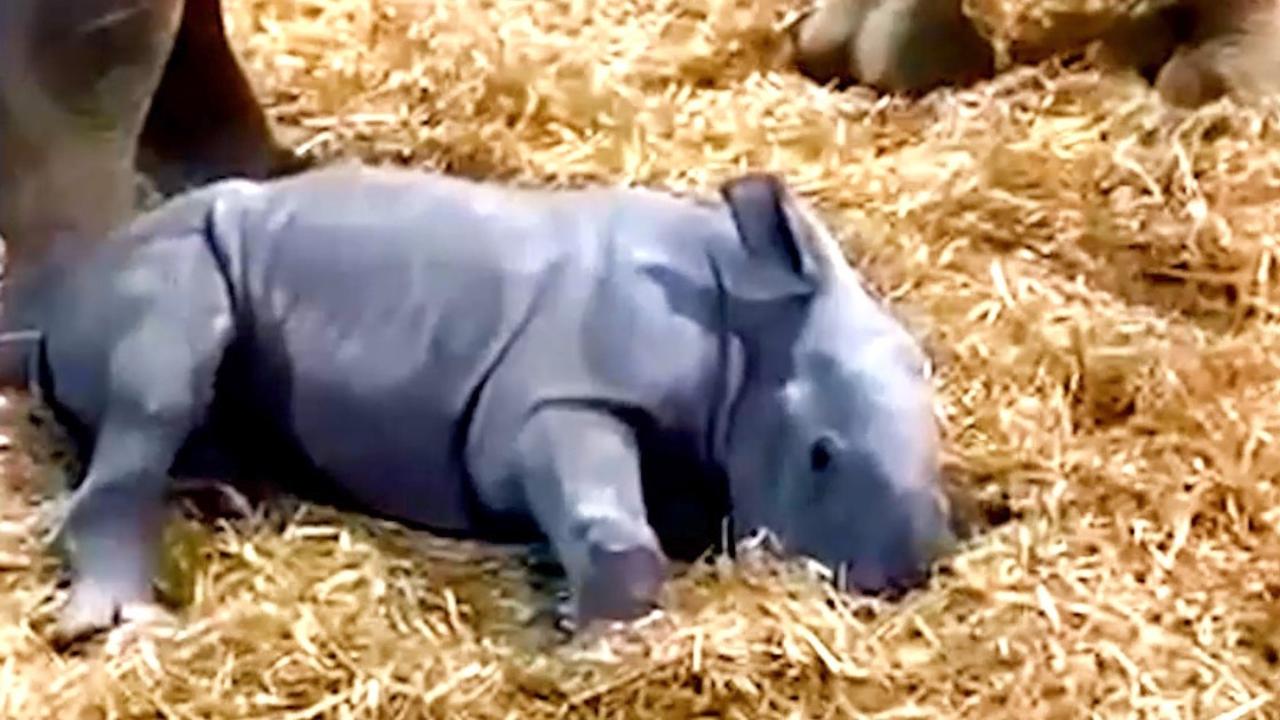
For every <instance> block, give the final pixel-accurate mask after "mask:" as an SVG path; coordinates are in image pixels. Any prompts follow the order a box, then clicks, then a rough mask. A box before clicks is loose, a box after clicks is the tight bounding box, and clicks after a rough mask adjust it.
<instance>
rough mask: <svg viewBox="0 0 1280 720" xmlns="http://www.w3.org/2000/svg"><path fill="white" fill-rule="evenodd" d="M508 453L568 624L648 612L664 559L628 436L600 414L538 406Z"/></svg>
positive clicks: (620, 426) (624, 429) (620, 425)
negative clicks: (564, 600)
mask: <svg viewBox="0 0 1280 720" xmlns="http://www.w3.org/2000/svg"><path fill="white" fill-rule="evenodd" d="M516 452H517V453H518V455H517V458H518V459H517V463H516V468H515V472H517V473H519V480H520V483H521V485H522V487H523V490H524V494H525V497H526V498H527V500H528V502H529V504H530V506H531V510H532V512H533V515H534V518H535V519H536V521H537V522H538V525H539V526H540V527H541V528H542V530H543V532H544V533H546V535H547V537H548V538H549V539H550V541H551V546H552V548H553V549H554V550H555V553H556V556H557V558H558V559H559V561H560V564H561V565H562V566H563V567H564V570H565V574H566V575H567V576H568V578H569V583H570V587H571V590H572V593H573V596H572V608H573V609H572V618H570V620H571V621H572V622H573V623H575V624H577V625H579V626H582V625H584V624H586V623H589V622H591V621H593V620H630V619H635V618H638V617H641V616H643V615H644V614H645V613H647V612H648V611H650V610H651V609H653V608H654V607H655V606H656V604H657V598H658V593H659V592H660V590H661V589H662V584H663V581H664V580H665V575H666V566H667V560H666V557H665V556H664V555H663V553H662V550H661V548H660V546H659V544H658V538H657V535H656V534H655V533H654V531H653V529H652V528H651V527H650V526H649V523H648V519H647V517H646V513H645V506H644V500H643V497H642V493H641V485H640V461H639V454H638V451H637V448H636V443H635V438H634V436H633V434H632V431H631V429H630V428H629V427H627V426H626V425H625V424H624V423H623V422H621V421H619V420H618V419H617V418H615V417H613V416H612V415H610V414H608V413H606V412H603V411H599V410H594V409H585V408H577V407H546V408H543V409H542V410H539V411H538V412H537V413H536V414H535V415H534V416H533V417H532V418H531V419H530V420H529V422H528V423H527V424H526V425H525V427H524V429H523V430H522V432H521V434H520V436H519V439H518V440H517V442H516Z"/></svg>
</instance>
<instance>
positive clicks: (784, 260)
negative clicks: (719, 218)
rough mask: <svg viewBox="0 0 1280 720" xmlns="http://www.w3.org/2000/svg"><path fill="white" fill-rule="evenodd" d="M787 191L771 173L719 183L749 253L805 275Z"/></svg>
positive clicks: (749, 175)
mask: <svg viewBox="0 0 1280 720" xmlns="http://www.w3.org/2000/svg"><path fill="white" fill-rule="evenodd" d="M785 192H786V188H784V187H783V185H782V181H781V180H780V179H778V177H777V176H776V175H772V174H768V173H750V174H747V175H743V176H740V177H737V178H734V179H733V180H730V181H728V182H726V183H725V184H724V185H721V186H720V195H721V196H722V197H723V198H724V200H725V203H726V204H728V206H729V213H730V214H731V215H732V216H733V222H734V225H735V226H737V229H738V236H739V237H740V238H741V239H742V244H743V245H744V246H745V247H746V249H747V252H748V253H749V254H750V255H752V256H753V257H755V258H758V259H761V260H767V261H770V262H775V263H780V264H782V265H783V267H785V268H786V269H788V270H790V271H791V272H793V273H795V274H796V275H803V274H804V272H805V262H804V255H803V253H802V252H801V250H800V246H799V244H798V242H797V238H796V235H795V233H794V232H793V231H792V228H791V222H790V220H789V218H788V217H787V214H786V212H785V211H784V210H783V207H782V203H783V200H782V196H783V194H784V193H785Z"/></svg>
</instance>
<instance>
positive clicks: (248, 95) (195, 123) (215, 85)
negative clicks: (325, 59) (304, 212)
mask: <svg viewBox="0 0 1280 720" xmlns="http://www.w3.org/2000/svg"><path fill="white" fill-rule="evenodd" d="M138 165H139V168H140V169H141V170H143V171H144V172H145V173H147V174H148V175H150V176H151V178H152V179H153V181H154V182H155V183H156V185H157V188H158V189H159V190H160V191H161V192H162V193H164V194H172V193H175V192H178V191H180V190H182V189H184V188H186V187H190V186H193V185H202V184H205V183H207V182H210V181H213V180H218V179H222V178H225V177H231V176H238V177H247V178H254V179H263V178H267V177H271V176H275V175H279V174H284V173H289V172H293V171H295V170H299V169H301V168H302V167H303V166H304V163H303V161H302V160H301V159H299V158H298V157H296V156H295V155H294V153H293V152H292V151H290V150H289V149H287V148H284V147H282V146H281V145H280V144H279V143H278V142H277V141H276V138H275V137H274V135H273V133H272V130H271V127H270V124H269V123H268V121H267V117H266V114H265V113H264V112H263V109H262V106H261V105H260V104H259V103H258V99H257V97H256V96H255V95H254V92H253V88H252V86H251V85H250V84H249V80H248V78H247V77H246V76H245V74H244V70H243V68H242V67H241V66H240V63H239V61H238V60H237V59H236V57H235V54H234V53H233V51H232V49H231V46H230V45H229V43H228V41H227V35H226V26H225V25H224V23H223V19H222V3H221V2H220V0H187V3H186V7H185V8H184V10H183V13H182V23H181V26H180V27H179V29H178V34H177V39H176V40H175V42H174V46H173V52H172V53H171V54H170V55H169V61H168V64H167V65H166V66H165V70H164V76H163V77H162V79H161V80H160V85H159V87H158V88H157V89H156V94H155V98H154V99H153V100H152V103H151V112H150V114H149V115H148V116H147V122H146V126H145V128H144V129H143V133H142V141H141V148H140V154H139V158H138Z"/></svg>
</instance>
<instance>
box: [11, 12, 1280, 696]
mask: <svg viewBox="0 0 1280 720" xmlns="http://www.w3.org/2000/svg"><path fill="white" fill-rule="evenodd" d="M224 4H225V5H226V6H227V12H228V15H229V20H230V21H231V24H232V28H233V30H234V36H235V40H236V44H237V48H238V49H239V50H240V51H241V53H242V54H243V56H244V58H245V59H246V62H247V64H248V67H249V69H250V71H251V74H252V76H253V78H254V82H255V83H256V84H257V86H258V87H259V88H260V90H261V92H262V94H263V97H264V98H265V99H266V100H267V102H268V103H269V105H270V108H271V112H272V115H273V116H274V117H275V118H276V120H277V121H278V122H279V123H280V125H281V127H282V128H283V129H284V131H285V132H286V133H287V137H288V138H289V139H290V140H291V141H292V142H294V143H296V144H297V145H298V146H300V147H302V148H304V149H305V150H306V151H307V152H310V153H313V154H316V155H317V156H320V157H324V158H335V157H344V156H346V157H359V158H363V159H365V160H367V161H370V162H394V163H402V164H410V165H416V166H424V167H436V168H446V169H448V170H451V171H453V172H457V173H462V174H466V175H472V176H483V177H490V178H498V179H504V180H508V181H511V182H523V183H540V184H554V185H571V184H581V183H585V182H625V183H639V184H645V185H651V186H659V187H666V188H670V189H673V190H677V191H689V192H698V193H704V194H705V193H710V192H713V191H714V185H715V184H716V183H717V182H719V181H721V180H723V179H725V178H727V177H729V176H731V175H733V174H735V173H737V172H739V171H741V170H743V169H746V168H757V169H770V170H775V171H777V172H780V173H782V174H783V175H784V176H785V177H786V178H787V179H788V180H789V182H790V183H791V184H792V185H793V186H794V187H795V188H796V189H797V190H798V191H799V192H801V193H802V194H804V195H805V196H806V197H808V198H809V199H811V200H812V201H814V202H815V203H817V204H818V206H819V207H820V208H821V210H822V211H823V212H824V213H825V214H826V215H827V217H829V218H830V219H831V221H832V222H833V224H835V226H836V227H838V228H839V229H840V235H841V237H842V238H843V239H844V240H846V241H847V243H848V245H847V247H848V250H849V254H850V257H851V258H852V259H853V261H854V262H855V263H856V264H857V265H858V266H859V267H860V268H862V269H863V270H864V271H865V272H866V274H867V277H868V278H869V280H870V282H871V283H872V284H873V285H874V286H875V287H877V288H879V289H880V290H882V291H883V292H885V293H886V294H887V295H888V296H890V297H891V298H893V300H894V301H895V302H896V303H897V304H898V307H900V308H901V309H902V312H903V313H904V315H905V316H906V317H908V318H910V321H911V323H912V324H913V327H915V328H917V329H918V330H919V331H920V332H921V334H922V335H923V336H924V337H925V338H926V340H927V343H928V346H929V348H930V350H931V352H932V353H933V355H934V357H935V359H936V362H937V374H936V381H937V387H938V390H939V393H940V409H939V412H940V415H941V417H942V419H943V421H944V424H945V428H946V433H947V437H948V451H949V453H950V454H951V455H952V456H953V459H952V461H951V465H952V466H953V469H954V471H955V473H956V474H957V476H958V477H959V478H960V482H962V483H963V484H964V485H966V486H967V487H968V488H970V489H971V490H972V491H973V492H974V493H975V494H977V495H978V496H980V497H984V498H996V497H1007V498H1008V502H1009V505H1010V509H1011V519H1010V520H1009V522H1005V523H1002V524H999V525H997V526H995V527H993V528H991V530H990V531H989V532H987V533H984V534H982V535H980V536H978V537H976V538H975V539H973V540H972V541H971V542H970V543H969V544H968V545H967V546H966V547H965V548H964V549H963V551H962V552H961V553H960V554H959V555H958V556H957V557H955V558H954V559H953V560H952V561H951V562H950V563H949V565H948V567H947V568H945V569H944V571H943V572H941V573H939V574H938V576H936V577H935V578H934V579H933V580H932V581H931V582H930V583H929V585H928V586H927V587H926V588H924V589H922V590H921V591H920V592H918V593H915V594H913V595H912V596H911V597H910V598H909V599H908V600H907V601H905V602H903V603H898V604H891V605H887V604H879V603H875V602H872V601H867V600H858V599H855V598H848V597H836V596H833V595H832V594H831V593H830V591H828V590H827V589H826V588H825V587H824V586H822V585H821V584H820V583H818V582H814V581H809V580H805V579H804V578H803V577H800V576H798V575H796V574H795V573H793V572H790V571H789V570H788V569H787V568H783V567H779V566H776V565H768V564H765V565H763V566H738V567H726V566H723V565H708V566H705V567H699V568H697V569H695V570H694V571H692V572H690V573H689V574H687V575H685V576H683V577H681V578H680V579H679V580H678V581H676V582H673V583H672V584H671V585H670V587H669V589H668V591H667V592H668V599H667V612H666V613H665V614H663V615H661V616H659V617H656V618H654V619H652V620H651V621H649V622H648V623H645V624H642V625H639V626H637V627H636V628H634V629H632V630H630V631H628V632H626V633H622V634H620V635H618V636H616V637H613V638H612V639H610V640H609V642H608V643H605V644H601V643H581V644H578V645H572V646H562V645H558V644H556V643H555V642H553V641H552V640H549V637H550V633H549V632H548V631H547V630H546V628H547V627H548V625H547V620H546V618H545V615H543V614H540V611H539V608H540V607H541V606H540V603H543V600H541V599H540V598H544V597H545V595H546V593H545V592H543V593H542V594H539V591H536V590H534V589H532V588H531V587H530V585H529V583H528V582H527V581H528V573H527V572H526V571H525V569H524V566H523V565H522V563H521V562H520V561H519V559H518V558H516V557H514V556H512V555H510V554H507V553H505V552H504V551H502V550H501V549H497V548H484V547H478V546H468V545H463V544H458V543H450V542H444V541H439V540H430V539H424V538H423V537H421V536H419V535H414V534H411V533H407V532H405V531H404V530H402V529H399V528H397V527H394V526H391V525H388V524H382V523H374V522H370V521H368V520H365V519H362V518H358V517H350V516H339V515H336V514H335V513H333V512H331V511H328V510H324V509H320V508H314V507H310V508H308V507H305V506H304V507H300V508H293V509H290V508H287V507H276V508H273V509H271V510H270V511H269V512H267V513H265V514H264V515H262V516H261V517H254V518H249V519H244V520H239V521H231V522H222V523H219V524H216V525H210V524H196V523H190V522H187V523H184V524H181V525H179V526H178V528H179V529H180V530H182V531H183V532H182V535H183V536H184V537H186V538H188V539H189V540H193V541H194V542H185V543H175V544H174V547H175V548H186V551H185V552H184V553H178V554H177V557H178V559H179V560H181V559H184V558H185V560H186V561H188V564H189V566H190V567H189V579H190V584H189V586H187V587H186V588H185V591H186V592H187V593H188V594H189V599H190V603H189V605H188V607H187V608H186V610H185V611H184V612H183V620H182V622H181V623H179V624H177V625H173V626H170V625H163V624H162V625H159V626H157V627H154V628H151V629H148V630H143V631H138V632H127V631H121V632H116V633H114V634H112V635H111V636H110V637H109V638H107V639H106V641H105V642H98V643H96V644H94V645H91V646H89V647H87V648H85V649H84V650H82V651H81V652H78V653H71V654H58V653H55V652H54V651H52V650H51V649H50V648H49V646H48V645H47V643H46V642H45V640H44V639H43V637H42V635H41V633H42V631H43V628H44V627H45V625H47V623H48V621H49V618H50V614H51V611H52V609H53V608H54V607H55V606H56V603H58V602H59V601H60V599H61V598H60V594H59V593H60V591H58V592H54V577H55V572H54V569H55V563H54V561H53V560H52V559H51V558H49V557H47V556H46V555H45V554H44V553H43V552H42V549H41V547H40V545H39V539H38V537H37V529H38V528H37V525H36V520H37V517H38V515H37V508H36V506H35V503H36V501H37V500H38V495H39V494H38V492H37V491H38V489H39V487H40V486H41V484H42V483H41V481H40V480H39V476H40V472H41V468H47V467H48V464H47V463H44V462H41V463H36V462H34V461H33V460H32V459H31V457H30V454H29V453H28V452H27V450H29V449H32V448H34V446H33V445H30V444H26V443H23V444H22V449H23V451H22V452H18V451H12V452H9V453H7V454H6V455H5V458H6V459H5V462H6V464H7V469H8V475H7V476H6V477H8V478H9V479H8V480H7V481H6V488H7V491H6V492H5V493H4V494H3V495H0V716H3V717H7V718H21V719H23V720H27V719H35V718H73V717H112V716H115V717H157V716H164V717H192V718H246V717H264V718H265V717H271V718H314V717H333V718H375V717H376V718H401V717H403V718H409V717H440V718H445V717H449V718H463V717H473V718H510V717H520V718H551V717H587V716H590V717H606V716H607V717H624V716H625V717H640V718H658V717H693V716H711V715H715V716H721V717H730V718H757V717H761V718H763V717H777V718H799V717H898V718H901V717H919V718H935V717H948V718H949V717H956V718H991V717H1019V718H1027V719H1030V718H1077V717H1144V718H1145V717H1150V718H1184V717H1185V718H1210V717H1220V718H1230V719H1233V720H1240V719H1244V718H1263V717H1268V718H1280V699H1278V698H1277V696H1276V693H1277V680H1276V678H1277V677H1280V605H1278V604H1277V603H1278V600H1280V485H1278V484H1277V483H1278V475H1280V444H1277V441H1276V436H1277V434H1278V433H1280V283H1278V282H1277V279H1276V275H1277V272H1278V269H1277V265H1276V260H1277V252H1278V248H1277V237H1280V234H1278V230H1280V137H1278V134H1277V121H1278V120H1280V115H1278V114H1277V113H1276V111H1275V109H1274V108H1265V107H1251V106H1243V105H1238V104H1235V103H1233V102H1232V101H1224V102H1220V103H1216V104H1214V105H1211V106H1209V107H1207V108H1204V109H1202V110H1201V111H1199V112H1197V113H1195V114H1186V113H1180V112H1176V111H1172V110H1169V109H1167V108H1165V107H1163V106H1162V105H1161V104H1160V103H1159V101H1158V99H1157V98H1156V97H1155V96H1154V94H1153V93H1152V92H1151V91H1150V89H1149V88H1147V87H1145V86H1144V85H1143V84H1142V83H1141V82H1140V81H1139V80H1138V79H1137V78H1134V77H1125V76H1121V75H1109V76H1108V75H1102V74H1100V73H1099V72H1098V71H1096V70H1094V69H1091V68H1090V67H1088V66H1087V65H1084V64H1079V65H1073V66H1072V67H1071V68H1065V67H1061V66H1059V65H1058V64H1055V62H1053V61H1048V62H1045V63H1043V64H1041V65H1039V66H1036V67H1014V68H1010V69H1008V71H1007V72H1006V73H1004V74H1003V75H1001V76H1000V77H999V78H997V79H995V80H993V81H991V82H984V83H980V84H977V85H975V86H973V87H970V88H964V89H961V90H945V89H944V90H940V91H938V92H935V93H932V94H930V95H928V96H926V97H925V98H923V99H921V100H919V101H907V100H903V99H878V98H876V97H875V96H873V95H872V94H870V93H867V92H863V91H859V90H856V89H855V90H849V91H845V92H834V91H831V90H828V89H824V88H821V87H817V86H815V85H813V84H812V83H810V82H808V81H806V80H805V79H803V78H802V77H800V76H798V75H797V74H795V73H793V72H790V71H788V70H787V69H786V68H785V66H784V65H783V64H782V63H781V60H780V58H781V57H782V55H781V48H780V47H779V45H778V42H777V34H776V32H775V29H776V28H777V27H779V26H780V24H781V23H783V22H785V20H786V19H787V16H788V13H789V12H790V11H792V10H794V9H796V6H795V5H794V4H792V3H789V2H783V1H782V0H777V1H774V0H678V1H674V0H627V1H625V2H624V1H622V0H618V1H616V2H586V1H583V0H454V1H451V2H431V1H429V0H420V1H418V2H410V1H409V0H401V2H398V3H397V2H392V1H391V0H362V1H359V2H357V1H356V0H228V2H226V3H224ZM973 5H974V6H975V9H976V11H977V12H979V13H981V14H984V15H983V16H984V18H985V19H986V21H987V22H988V24H989V25H990V26H991V27H992V28H994V30H993V32H996V33H1003V34H1004V35H1003V36H1002V37H1006V38H1007V37H1010V36H1013V35H1014V34H1016V33H1017V32H1018V31H1019V27H1018V25H1017V23H1018V22H1023V21H1026V22H1031V20H1029V19H1028V18H1033V17H1035V13H1034V12H1024V11H1026V10H1027V9H1028V8H1034V7H1035V6H1036V3H1034V2H1032V1H1031V0H1020V2H1018V3H1016V4H1015V3H1014V2H1013V1H1012V0H1005V1H1004V2H1000V1H999V0H985V1H983V2H974V3H973ZM1044 5H1046V6H1047V5H1048V4H1047V3H1045V4H1044ZM1055 5H1071V3H1067V2H1065V0H1063V1H1062V2H1058V3H1055ZM1075 5H1076V6H1077V7H1080V8H1085V9H1086V10H1088V11H1090V12H1094V11H1096V12H1105V11H1106V7H1107V3H1099V2H1085V1H1084V0H1079V2H1077V3H1075ZM543 604H545V603H543Z"/></svg>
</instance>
